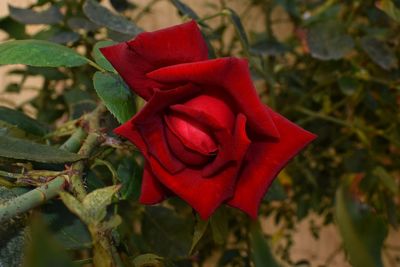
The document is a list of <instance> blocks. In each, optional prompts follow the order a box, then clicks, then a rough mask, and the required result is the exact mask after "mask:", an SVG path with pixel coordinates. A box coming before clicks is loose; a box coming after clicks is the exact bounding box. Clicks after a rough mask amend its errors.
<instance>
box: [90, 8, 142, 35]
mask: <svg viewBox="0 0 400 267" xmlns="http://www.w3.org/2000/svg"><path fill="white" fill-rule="evenodd" d="M83 12H84V13H85V15H86V16H87V17H88V18H89V19H90V20H91V21H93V22H94V23H96V24H98V25H100V26H104V27H106V28H108V29H111V30H113V31H116V32H120V33H124V34H129V35H130V36H132V37H134V36H136V35H137V34H139V33H140V32H142V30H141V29H140V28H139V27H137V26H136V25H135V24H134V23H133V22H131V21H129V20H127V19H126V18H124V17H122V16H120V15H118V14H114V13H112V12H111V11H110V10H108V9H107V8H105V7H103V6H102V5H100V4H99V3H97V2H96V1H94V0H86V2H85V4H84V5H83Z"/></svg>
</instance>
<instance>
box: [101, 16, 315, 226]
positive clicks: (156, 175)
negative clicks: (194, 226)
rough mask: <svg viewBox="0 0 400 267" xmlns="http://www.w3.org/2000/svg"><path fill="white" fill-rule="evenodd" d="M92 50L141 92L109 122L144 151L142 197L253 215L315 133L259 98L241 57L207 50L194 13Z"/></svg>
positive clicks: (203, 212)
mask: <svg viewBox="0 0 400 267" xmlns="http://www.w3.org/2000/svg"><path fill="white" fill-rule="evenodd" d="M101 52H102V53H103V54H104V56H105V57H106V58H107V59H108V60H109V61H110V62H111V64H112V65H113V66H114V68H115V69H116V70H117V71H118V72H119V74H120V75H121V76H122V78H123V79H124V80H125V82H126V83H127V84H128V85H129V87H130V88H131V89H132V90H133V91H134V92H135V93H137V94H138V95H140V96H141V97H143V98H144V99H145V100H147V101H148V103H147V104H146V106H145V107H144V108H143V109H142V110H141V111H140V112H139V113H138V114H136V115H135V116H134V117H133V118H132V119H131V120H130V121H128V122H127V123H125V124H123V125H121V126H120V127H118V128H117V129H115V133H117V134H118V135H121V136H123V137H125V138H127V139H128V140H130V141H131V142H132V143H134V144H135V145H136V146H137V147H138V148H139V149H140V150H141V152H142V153H143V155H144V157H145V159H146V163H145V169H144V174H143V183H142V189H141V196H140V202H141V203H143V204H155V203H159V202H160V201H162V200H164V199H165V198H166V197H167V196H169V195H171V193H172V194H176V195H177V196H179V197H181V198H182V199H184V200H185V201H186V202H187V203H189V205H191V206H192V207H193V208H194V209H195V210H196V211H197V212H198V213H199V214H200V216H201V217H202V218H203V219H206V218H208V217H209V216H210V215H211V214H212V213H213V211H214V210H215V209H216V208H217V207H218V206H219V205H221V204H222V203H227V204H228V205H230V206H233V207H236V208H239V209H241V210H242V211H244V212H246V213H248V214H249V215H250V216H252V217H256V216H257V211H258V207H259V204H260V202H261V200H262V198H263V196H264V194H265V192H266V190H267V189H268V187H269V186H270V184H271V182H272V181H273V179H274V177H275V176H276V175H277V174H278V172H279V171H280V170H281V169H282V168H283V167H284V166H285V164H286V163H287V162H288V161H289V160H290V159H291V158H292V157H293V156H295V155H296V154H297V153H298V152H299V151H300V150H301V149H302V148H303V147H305V146H306V145H307V144H308V143H309V142H311V141H312V140H313V139H314V138H315V135H313V134H312V133H309V132H307V131H305V130H303V129H302V128H300V127H298V126H297V125H295V124H293V123H292V122H290V121H288V120H287V119H285V118H284V117H282V116H281V115H279V114H278V113H276V112H274V111H272V110H271V109H270V108H268V107H267V106H265V105H263V104H262V103H261V101H260V99H259V98H258V96H257V93H256V91H255V88H254V86H253V84H252V81H251V78H250V72H249V68H248V64H247V61H246V60H243V59H238V58H233V57H230V58H220V59H213V60H209V59H208V50H207V46H206V43H205V41H204V39H203V37H202V35H201V33H200V31H199V29H198V27H197V25H196V23H195V22H193V21H192V22H188V23H185V24H182V25H178V26H174V27H170V28H166V29H163V30H159V31H155V32H145V33H141V34H139V35H138V36H137V37H136V38H135V39H134V40H131V41H129V42H125V43H120V44H117V45H114V46H110V47H106V48H103V49H101Z"/></svg>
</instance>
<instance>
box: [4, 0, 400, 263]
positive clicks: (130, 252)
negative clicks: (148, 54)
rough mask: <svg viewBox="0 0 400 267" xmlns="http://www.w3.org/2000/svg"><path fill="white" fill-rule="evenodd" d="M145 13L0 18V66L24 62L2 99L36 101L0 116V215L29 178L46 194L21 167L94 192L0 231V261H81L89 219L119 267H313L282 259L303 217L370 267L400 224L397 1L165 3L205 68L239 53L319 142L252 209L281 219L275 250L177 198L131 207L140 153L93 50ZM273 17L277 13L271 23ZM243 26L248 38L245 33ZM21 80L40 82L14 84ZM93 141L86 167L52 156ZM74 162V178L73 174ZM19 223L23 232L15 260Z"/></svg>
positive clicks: (124, 8)
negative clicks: (120, 133) (202, 47)
mask: <svg viewBox="0 0 400 267" xmlns="http://www.w3.org/2000/svg"><path fill="white" fill-rule="evenodd" d="M105 2H109V3H110V4H111V6H112V8H111V9H110V8H108V6H107V5H104V3H105ZM157 2H158V1H157V0H155V1H150V4H149V6H147V7H146V8H143V6H142V3H141V2H140V1H136V0H130V1H126V0H110V1H97V0H87V1H53V0H39V1H37V3H36V4H34V5H32V6H31V7H30V8H27V9H21V8H16V7H12V6H11V7H10V15H9V16H6V17H3V18H0V29H1V30H2V31H4V32H5V33H7V35H8V39H10V40H6V41H5V42H2V43H1V44H0V64H1V65H6V64H7V65H9V64H25V65H28V66H26V67H25V68H20V67H15V68H14V67H11V69H10V70H9V71H8V72H7V75H10V76H13V79H12V82H11V83H9V84H8V85H7V87H6V88H5V91H6V93H7V94H15V95H18V94H23V93H25V92H28V91H30V90H36V91H37V94H35V95H34V96H33V97H32V98H31V99H28V100H27V101H26V102H23V103H21V104H20V105H18V106H17V105H14V106H16V108H15V109H10V108H6V107H3V106H4V105H3V104H1V107H0V171H1V172H0V208H2V206H1V205H2V203H4V202H5V201H4V200H5V199H6V198H9V197H12V196H15V195H18V193H16V192H14V190H15V189H13V190H12V191H11V190H10V189H6V188H4V187H2V186H4V185H5V186H7V187H14V188H16V189H18V190H20V189H22V190H23V191H24V192H27V191H30V190H32V189H33V186H32V182H33V184H34V185H35V186H36V184H39V185H40V184H41V183H44V182H43V179H41V177H40V176H38V177H39V178H38V179H36V180H32V179H33V178H32V176H29V174H30V172H32V171H34V172H35V171H39V172H40V171H41V170H42V169H47V168H49V169H51V170H54V169H57V170H63V174H65V175H68V177H71V176H72V175H81V176H82V178H83V183H84V187H85V188H86V189H87V191H88V192H95V193H94V194H93V195H92V198H91V199H87V200H86V202H87V203H86V206H85V205H83V204H82V203H81V202H79V201H78V200H77V199H76V198H75V197H76V196H72V195H73V194H74V192H72V190H71V188H65V189H66V191H69V192H70V193H71V194H72V195H65V194H62V195H63V200H64V203H68V204H67V205H69V208H70V209H71V210H72V211H73V212H74V213H75V214H78V215H79V216H80V217H79V218H78V217H77V216H75V215H74V214H73V213H71V211H70V210H68V209H67V208H66V207H65V206H64V204H63V203H62V202H61V201H60V200H51V201H49V202H48V203H47V204H46V205H44V206H42V207H41V208H38V209H36V210H35V211H33V212H31V214H33V215H34V216H32V217H30V216H28V214H29V213H27V216H23V217H22V216H20V217H16V218H14V219H13V220H12V221H9V222H5V223H4V222H1V223H0V266H3V265H5V266H17V265H18V264H20V263H21V260H22V258H23V257H24V258H25V260H26V261H27V262H29V263H30V264H31V266H72V265H73V261H75V263H77V264H79V265H82V264H85V263H89V264H91V263H92V261H93V257H92V255H94V253H93V251H94V250H96V249H95V245H98V244H96V243H93V241H95V240H94V239H93V238H92V236H91V232H90V231H89V228H88V223H87V222H95V224H96V227H95V228H96V230H97V231H99V232H100V233H101V236H106V237H109V238H110V240H111V242H112V244H113V248H115V250H116V251H117V252H118V253H119V254H120V255H121V258H122V261H123V264H124V266H132V265H134V266H143V267H144V266H146V267H147V266H202V265H203V264H204V263H205V262H206V261H208V260H210V258H211V257H214V255H220V257H219V258H218V259H217V262H218V263H215V264H216V265H217V266H225V267H227V266H256V267H258V266H278V263H279V264H280V263H283V266H286V265H287V266H309V265H313V264H314V263H313V259H304V260H300V261H297V262H294V261H293V259H292V258H291V253H290V251H291V246H292V245H293V237H292V233H293V231H295V229H296V228H297V223H298V222H299V221H301V220H303V219H306V218H308V216H309V215H310V214H316V215H318V216H319V217H320V219H321V221H322V223H317V222H316V221H311V222H310V225H309V229H310V233H311V234H312V235H313V236H314V237H315V238H317V239H318V238H319V232H320V230H321V229H322V228H323V227H324V225H329V224H334V225H336V226H337V227H338V229H339V232H340V235H341V238H342V241H343V250H344V251H345V253H346V255H348V260H349V262H350V263H351V264H352V265H353V266H355V267H361V266H362V267H364V266H366V267H368V266H378V267H379V266H382V265H383V264H382V257H381V255H382V251H383V250H386V249H387V247H385V246H384V245H383V243H384V240H385V238H386V237H387V234H388V229H390V227H394V228H396V227H398V226H399V222H400V220H399V219H400V212H399V203H398V199H399V194H400V190H399V183H400V180H399V168H400V161H399V159H400V141H399V140H400V123H399V121H400V120H399V103H400V102H399V99H400V90H399V88H400V85H399V80H400V72H399V68H398V67H399V65H398V64H399V63H398V55H399V53H400V45H399V44H400V42H399V40H398V37H397V36H398V30H399V23H400V9H399V7H400V5H399V1H391V0H383V1H372V0H371V1H370V0H367V1H300V0H271V1H264V0H246V1H243V3H242V4H243V5H244V6H243V7H244V8H243V9H236V8H233V6H230V1H205V2H204V7H205V8H206V11H207V12H206V13H207V15H205V16H204V17H203V14H204V13H202V12H200V11H201V10H197V9H195V10H196V12H197V11H198V13H196V12H195V11H194V9H193V7H191V6H189V5H187V4H186V2H185V1H184V0H171V1H169V4H172V5H173V6H174V7H175V8H176V11H177V13H179V14H180V15H181V16H182V17H183V21H187V20H188V19H194V20H196V21H197V22H198V24H199V25H200V28H201V30H202V32H203V36H204V37H205V38H206V42H207V44H208V46H209V54H210V58H219V57H225V56H236V57H245V58H247V59H248V62H249V66H250V68H251V71H252V77H253V79H254V80H255V85H256V87H257V92H258V93H259V94H260V96H261V99H262V100H263V101H264V102H265V103H266V104H268V105H270V106H271V107H272V108H273V109H275V110H276V111H278V112H279V113H281V114H283V115H284V116H285V117H287V118H289V119H290V120H292V121H294V122H296V123H297V124H299V125H301V126H302V127H304V128H305V129H307V130H310V131H312V132H314V133H316V134H317V135H318V139H317V140H316V141H315V142H314V143H313V144H312V145H311V146H310V147H309V148H308V149H306V150H305V151H304V152H303V153H302V154H301V155H300V156H298V157H295V158H294V159H293V160H292V161H291V163H290V164H289V165H288V166H287V168H285V169H284V171H283V172H281V173H280V175H279V178H278V179H276V180H275V181H274V182H273V183H272V184H271V187H270V189H269V191H268V192H267V193H266V195H265V197H264V199H263V202H262V203H261V206H260V218H264V216H265V217H268V218H272V220H271V221H274V222H275V223H276V224H279V227H280V228H279V229H280V230H279V234H277V236H278V237H277V236H275V235H274V237H273V238H272V239H271V240H273V241H274V242H269V240H270V238H269V236H267V235H265V233H263V232H262V231H261V229H260V227H259V225H258V224H257V223H256V222H250V220H249V218H248V217H246V216H245V215H244V214H242V213H241V212H240V211H237V210H234V209H230V208H228V207H226V206H223V207H222V208H219V209H218V210H217V211H216V213H215V214H214V215H213V216H212V217H211V218H210V219H209V220H208V221H201V220H200V219H199V218H198V216H196V214H194V212H193V210H192V209H191V208H190V207H189V206H188V205H187V204H186V203H184V202H183V201H181V200H180V199H179V198H178V197H173V198H170V199H169V200H168V201H166V202H164V203H163V204H161V205H158V206H150V207H145V206H143V205H141V204H140V203H139V201H138V200H139V197H140V191H141V183H142V172H143V157H142V156H141V155H139V153H138V151H137V149H136V148H135V147H134V146H133V145H131V144H128V142H125V141H124V140H122V139H118V138H117V137H116V136H115V135H114V134H113V133H112V130H113V129H115V128H116V127H118V126H119V125H120V124H121V123H123V122H126V121H127V120H129V119H130V118H131V117H132V116H133V115H135V113H137V111H138V110H139V108H140V107H142V106H143V101H142V100H141V99H140V98H139V97H136V96H134V95H133V94H132V92H131V90H129V88H128V87H127V86H126V84H125V83H124V81H123V80H122V79H121V78H120V77H119V76H118V74H117V73H116V71H115V69H114V68H113V67H112V65H111V64H110V63H109V62H108V61H107V60H106V59H105V58H104V57H103V55H102V54H101V53H100V50H99V48H101V47H104V46H109V45H113V44H115V43H116V42H120V41H127V40H130V39H132V38H133V37H134V36H136V35H137V34H139V33H140V32H141V31H142V27H143V29H145V30H148V28H147V25H146V24H144V23H141V21H140V18H141V17H142V16H143V15H144V16H146V15H147V14H148V13H154V12H155V11H156V10H157V9H156V8H154V9H153V5H156V4H157ZM219 3H222V5H219ZM136 4H137V5H136ZM277 9H280V10H281V11H280V12H283V13H284V14H283V17H282V18H276V17H275V16H276V13H274V12H276V10H277ZM254 10H258V11H257V12H258V13H261V12H262V13H263V16H259V17H258V16H257V18H254V19H258V20H260V21H259V23H253V22H254V21H252V19H253V18H252V17H251V16H253V15H254V14H256V13H257V12H255V13H253V11H254ZM282 10H284V11H282ZM135 12H136V13H135ZM278 13H279V12H278ZM273 14H275V15H273ZM155 15H158V14H155ZM143 21H144V20H143ZM249 21H250V22H251V25H256V24H257V25H259V27H258V26H257V27H255V28H251V27H249V26H248V22H249ZM32 24H45V27H43V28H41V29H39V30H38V32H35V33H34V34H31V33H30V32H27V31H26V29H27V28H29V27H30V26H29V25H32ZM281 24H288V25H289V27H288V29H289V31H291V29H293V31H292V32H289V33H287V34H286V36H287V38H283V37H282V36H281V35H280V32H279V31H280V30H276V28H275V26H280V25H281ZM111 40H114V41H111ZM32 77H34V78H40V80H41V81H40V82H38V83H37V84H32V83H28V82H27V81H28V79H30V78H32ZM0 94H2V93H0ZM0 96H1V97H0V100H1V101H2V100H3V96H2V95H0ZM101 103H103V104H104V105H105V106H106V108H107V110H108V112H106V113H104V114H103V115H102V116H101V119H100V121H99V122H98V125H96V123H94V124H93V123H89V119H88V118H90V116H91V114H92V113H91V112H92V111H93V110H96V107H98V106H99V105H100V104H101ZM5 105H6V106H13V104H12V103H11V104H10V103H8V102H7V103H5ZM32 110H33V111H32ZM23 111H29V112H30V113H29V114H30V115H31V114H34V115H35V119H33V118H31V117H29V116H27V115H25V114H24V113H23ZM31 111H32V112H31ZM93 132H94V133H95V134H96V138H98V140H99V143H98V144H96V146H95V147H94V148H93V149H92V150H91V151H90V153H89V156H88V157H82V156H78V155H77V154H74V153H70V152H67V151H66V150H62V149H58V147H62V148H65V147H67V148H70V149H72V150H73V151H74V152H77V151H78V150H79V149H80V148H81V146H82V143H83V141H84V139H85V137H86V136H87V135H88V134H90V133H93ZM65 143H67V144H73V148H71V146H66V145H63V144H65ZM79 160H82V161H80V162H81V163H82V164H83V166H84V167H83V168H82V169H80V171H71V169H70V168H71V164H72V165H74V164H77V163H76V161H79ZM74 162H75V163H74ZM16 177H17V178H16ZM19 178H24V179H22V180H21V179H19ZM27 178H28V179H27ZM35 178H37V177H36V176H35ZM44 178H50V179H52V178H54V177H53V176H50V177H44ZM24 180H28V181H31V183H20V181H24ZM116 184H120V185H121V186H120V187H119V186H113V185H116ZM108 186H110V187H108ZM106 187H107V188H109V190H108V191H109V192H108V193H107V192H106V191H107V190H106V191H103V189H104V188H106ZM118 189H119V191H118ZM97 190H100V191H97ZM110 190H111V191H110ZM116 191H118V192H117V193H116ZM106 193H107V195H106ZM102 197H106V201H105V200H104V199H103V200H102ZM204 197H207V196H204ZM89 200H90V201H89ZM100 200H102V201H103V202H104V201H105V202H104V203H103V205H100V204H101V201H100ZM83 207H84V208H83ZM83 210H84V212H83ZM37 216H39V221H37V220H36V219H35V220H34V219H33V218H36V217H37ZM82 218H83V219H82ZM121 218H122V221H121V220H120V219H121ZM26 220H28V222H33V225H32V227H31V231H30V232H31V237H32V246H29V247H28V248H29V249H28V254H24V253H23V247H24V246H25V237H26V233H27V232H29V231H27V230H26V229H27V228H26V226H25V222H26ZM91 227H92V228H91V229H92V231H93V228H94V226H93V225H91ZM99 229H100V230H99ZM389 233H390V232H389ZM275 239H279V240H277V241H278V242H275ZM277 243H278V244H279V245H276V244H277ZM280 244H283V245H280ZM106 251H111V250H110V249H108V250H106ZM100 252H103V254H101V253H100V255H101V257H106V256H104V255H105V254H104V251H100ZM86 255H88V256H89V257H87V256H86ZM383 255H384V254H383ZM27 266H29V265H27ZM327 266H329V264H327Z"/></svg>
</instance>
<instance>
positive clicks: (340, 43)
mask: <svg viewBox="0 0 400 267" xmlns="http://www.w3.org/2000/svg"><path fill="white" fill-rule="evenodd" d="M306 39H307V44H308V47H309V49H310V53H311V56H313V57H315V58H317V59H321V60H332V59H334V60H337V59H340V58H342V57H344V56H345V55H346V54H347V53H349V52H350V51H351V50H352V49H353V47H354V42H353V39H352V38H351V37H350V36H349V35H347V34H345V33H343V30H342V28H341V27H340V24H338V23H337V22H336V21H328V22H323V23H318V24H316V25H314V26H313V27H311V28H310V29H309V30H308V33H307V38H306Z"/></svg>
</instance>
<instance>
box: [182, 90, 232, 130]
mask: <svg viewBox="0 0 400 267" xmlns="http://www.w3.org/2000/svg"><path fill="white" fill-rule="evenodd" d="M215 91H217V89H215ZM229 104H230V101H229V99H227V98H226V97H225V99H224V97H223V96H214V95H199V96H197V97H194V98H192V99H190V100H189V101H187V102H185V103H183V105H185V106H187V107H190V108H192V109H195V110H199V111H203V112H204V113H206V114H208V115H210V116H211V117H213V118H214V119H215V120H216V121H217V122H218V124H220V125H222V126H223V127H225V128H227V129H228V130H229V131H231V130H232V128H233V125H234V123H235V114H234V112H233V107H232V106H230V105H229Z"/></svg>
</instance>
